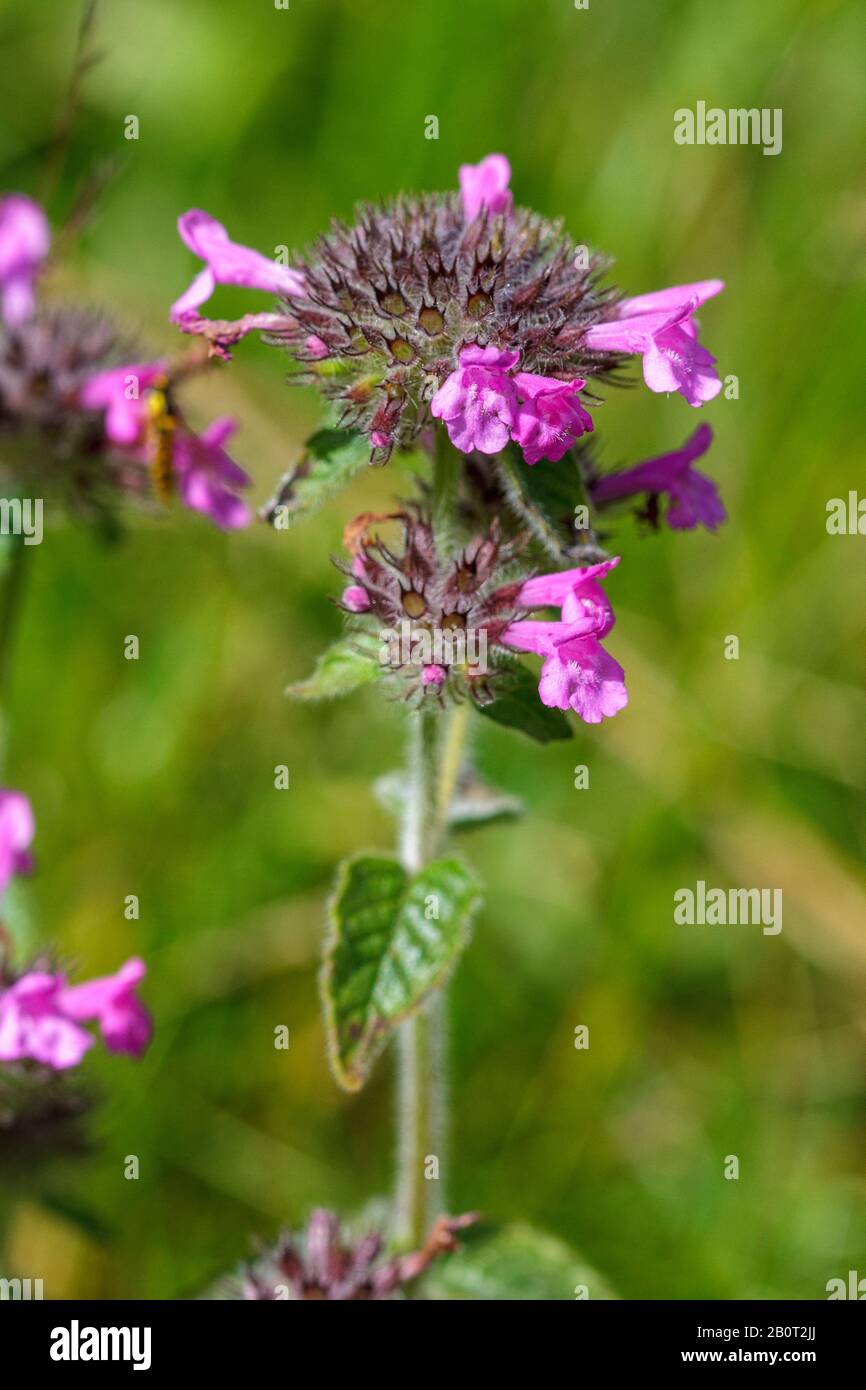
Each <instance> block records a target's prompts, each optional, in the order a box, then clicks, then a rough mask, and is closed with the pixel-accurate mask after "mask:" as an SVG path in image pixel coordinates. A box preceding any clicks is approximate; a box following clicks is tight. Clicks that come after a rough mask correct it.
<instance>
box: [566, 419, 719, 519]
mask: <svg viewBox="0 0 866 1390" xmlns="http://www.w3.org/2000/svg"><path fill="white" fill-rule="evenodd" d="M712 440H713V432H712V430H711V429H710V427H709V425H699V426H698V428H697V429H696V430H695V432H694V434H693V435H691V437H690V438H689V439H687V440H686V442H685V444H683V446H682V448H680V449H674V450H673V451H672V452H671V453H669V454H659V455H657V457H656V458H651V459H646V461H645V462H644V463H638V464H635V466H634V467H633V468H625V469H622V470H621V471H620V472H618V473H609V474H607V475H606V476H605V477H603V478H596V479H594V480H593V481H592V482H591V484H590V493H591V496H592V500H593V503H594V504H595V506H596V507H597V508H599V509H601V508H604V507H607V506H610V505H611V504H612V503H615V502H620V501H623V500H625V499H627V498H630V497H635V496H638V495H641V494H645V495H646V496H647V499H648V500H647V505H646V511H645V512H644V513H643V515H645V516H647V517H648V518H649V520H650V521H652V522H655V521H656V520H657V513H658V500H659V498H660V497H662V496H664V497H666V498H667V508H666V511H665V521H666V522H667V524H668V526H670V527H671V528H672V529H673V530H674V531H682V530H686V529H691V528H692V527H694V526H699V525H700V526H705V527H706V528H707V530H708V531H715V530H716V528H717V527H718V526H720V525H721V523H722V522H723V521H724V520H725V516H726V512H725V508H724V506H723V504H722V500H721V498H720V497H719V493H718V488H717V487H716V485H715V483H714V482H713V480H712V478H708V477H706V475H705V474H703V473H699V472H698V470H697V469H696V468H693V467H692V464H693V463H694V462H695V459H699V458H701V457H702V456H703V455H704V454H705V453H706V452H707V450H708V449H709V447H710V444H711V443H712Z"/></svg>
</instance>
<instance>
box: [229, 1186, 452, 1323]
mask: <svg viewBox="0 0 866 1390" xmlns="http://www.w3.org/2000/svg"><path fill="white" fill-rule="evenodd" d="M477 1219H478V1218H477V1217H476V1216H475V1215H474V1214H473V1213H467V1214H466V1215H465V1216H458V1217H446V1216H443V1217H440V1218H439V1220H438V1221H436V1222H435V1223H434V1225H433V1226H432V1228H431V1230H430V1233H429V1235H428V1236H427V1239H426V1240H425V1241H424V1244H423V1246H422V1248H421V1249H420V1250H418V1251H416V1252H413V1253H412V1254H409V1255H395V1256H393V1257H391V1258H390V1259H383V1258H382V1252H383V1246H384V1241H383V1239H382V1237H381V1235H379V1233H378V1232H376V1231H371V1232H369V1233H368V1234H367V1235H365V1236H362V1237H361V1238H360V1240H357V1241H351V1240H349V1239H347V1238H346V1237H345V1236H344V1235H343V1233H342V1232H341V1229H340V1222H339V1220H338V1218H337V1217H336V1215H335V1214H334V1213H333V1212H330V1211H323V1210H321V1209H318V1210H316V1211H314V1212H312V1213H311V1215H310V1219H309V1221H308V1223H307V1229H306V1232H305V1234H304V1236H303V1238H302V1239H301V1240H298V1239H296V1238H295V1237H293V1236H284V1237H283V1239H282V1240H280V1241H279V1242H278V1243H277V1245H276V1246H275V1247H274V1249H273V1250H271V1251H268V1252H267V1253H266V1254H264V1255H263V1256H262V1257H261V1258H260V1259H259V1260H258V1261H257V1262H256V1263H255V1265H252V1266H250V1267H248V1268H247V1269H246V1271H245V1272H244V1274H243V1276H242V1277H241V1279H240V1281H237V1282H235V1281H233V1282H232V1284H231V1285H230V1287H231V1291H232V1292H233V1293H234V1296H235V1297H236V1298H239V1299H255V1300H277V1299H288V1300H289V1301H290V1302H295V1301H298V1300H301V1299H325V1300H327V1301H329V1302H349V1301H357V1300H371V1299H372V1300H380V1299H390V1298H395V1297H399V1295H400V1291H401V1290H402V1289H403V1288H405V1287H406V1286H407V1285H408V1284H411V1283H414V1281H415V1280H416V1279H418V1278H419V1277H420V1276H421V1275H422V1274H423V1273H424V1271H425V1270H426V1269H427V1268H428V1267H429V1266H430V1265H431V1264H432V1263H433V1261H434V1260H436V1259H438V1258H440V1257H441V1256H442V1255H445V1254H449V1253H451V1252H452V1251H454V1250H457V1249H458V1248H459V1247H458V1244H457V1239H456V1237H457V1232H458V1231H461V1230H464V1229H465V1228H466V1227H467V1226H471V1225H472V1224H473V1223H474V1222H475V1221H477Z"/></svg>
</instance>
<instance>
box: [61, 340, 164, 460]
mask: <svg viewBox="0 0 866 1390" xmlns="http://www.w3.org/2000/svg"><path fill="white" fill-rule="evenodd" d="M166 370H167V364H166V363H165V362H164V361H159V362H127V363H124V364H123V365H122V366H119V367H110V368H109V369H108V370H107V371H102V372H96V373H95V374H94V375H93V376H91V377H88V379H87V381H85V382H84V385H83V386H82V388H81V390H80V392H79V397H78V398H79V401H80V403H81V405H82V406H83V407H84V409H85V410H98V411H103V412H104V418H105V434H106V438H107V439H110V440H111V442H112V443H113V444H122V445H130V444H138V443H140V442H141V439H142V436H143V434H144V429H145V426H146V424H147V414H148V412H147V388H148V387H149V386H152V385H153V383H154V382H155V381H157V380H158V379H159V378H160V377H162V376H164V375H165V372H166Z"/></svg>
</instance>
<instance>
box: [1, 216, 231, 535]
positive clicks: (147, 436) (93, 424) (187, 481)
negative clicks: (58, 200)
mask: <svg viewBox="0 0 866 1390" xmlns="http://www.w3.org/2000/svg"><path fill="white" fill-rule="evenodd" d="M50 242H51V235H50V229H49V226H48V221H47V219H46V217H45V214H44V213H43V212H42V210H41V208H39V207H38V206H37V204H36V203H34V202H32V201H31V200H30V199H29V198H25V197H23V196H22V195H20V194H9V195H7V196H6V197H3V198H0V437H4V436H5V438H6V440H7V442H8V443H9V444H10V446H11V448H10V451H9V456H10V460H11V461H10V462H9V463H5V464H4V473H5V474H7V475H9V474H12V475H13V477H12V481H13V482H14V483H15V484H17V485H18V486H20V487H21V488H22V489H29V490H32V491H43V490H44V491H48V492H50V493H56V494H58V495H59V496H61V497H62V498H63V500H64V501H65V502H67V503H68V504H69V505H70V506H71V507H72V509H73V510H75V511H78V512H86V511H87V510H88V508H90V509H91V510H92V509H94V508H96V509H101V508H104V506H105V505H106V504H108V503H110V502H111V501H112V500H113V499H114V497H115V495H120V494H130V495H137V496H139V497H146V496H148V495H153V496H156V497H157V498H158V499H159V500H160V501H162V502H165V501H168V500H169V499H170V498H171V496H172V495H173V494H174V493H175V492H176V493H177V494H178V495H179V496H180V497H181V498H182V500H183V501H184V502H185V504H186V505H187V506H188V507H190V508H192V509H193V510H195V511H200V512H203V513H204V514H206V515H207V516H209V517H210V518H211V520H213V521H215V522H216V524H217V525H219V526H221V527H223V528H225V529H234V528H236V527H238V526H243V525H246V524H247V523H248V521H249V520H250V513H249V510H248V508H247V507H246V506H245V504H244V503H243V502H242V501H241V500H240V498H238V497H237V495H236V493H237V490H238V489H239V488H243V487H245V486H247V485H248V483H249V479H248V478H247V476H246V474H245V473H244V472H243V471H242V470H241V469H240V468H238V466H237V465H236V464H235V463H233V462H232V460H231V459H230V458H229V457H228V455H227V454H226V453H225V450H224V449H223V444H224V443H225V442H226V440H227V438H228V436H229V435H230V433H231V432H232V430H233V429H234V422H233V421H228V420H217V421H214V422H213V424H212V425H210V426H209V427H208V429H206V430H205V431H204V432H203V433H202V434H200V435H199V434H196V433H194V432H193V431H192V430H191V429H190V428H189V427H188V425H187V424H186V421H185V419H184V417H183V415H182V412H181V411H180V408H179V406H178V405H177V402H176V400H175V399H174V395H173V387H174V385H175V384H176V382H177V381H178V380H180V379H181V378H182V377H183V376H186V375H188V374H189V372H190V371H192V370H196V369H197V368H200V367H201V365H202V361H199V362H198V363H197V364H196V363H190V362H187V363H184V364H180V366H179V367H173V366H172V365H171V364H170V363H168V362H165V361H153V362H144V363H140V362H136V361H135V359H134V354H133V350H132V348H131V346H130V344H129V343H128V342H126V341H124V340H123V339H122V338H121V337H120V335H119V333H118V330H117V328H116V326H115V324H114V323H113V322H112V320H111V319H110V317H109V316H108V315H106V314H104V313H100V312H95V311H93V310H89V309H82V308H79V307H76V306H74V305H71V306H66V305H55V304H50V303H46V302H43V300H42V299H41V297H40V296H38V295H37V293H36V285H37V281H38V278H39V276H40V274H41V272H42V269H43V266H44V262H45V260H46V258H47V256H48V252H49V248H50Z"/></svg>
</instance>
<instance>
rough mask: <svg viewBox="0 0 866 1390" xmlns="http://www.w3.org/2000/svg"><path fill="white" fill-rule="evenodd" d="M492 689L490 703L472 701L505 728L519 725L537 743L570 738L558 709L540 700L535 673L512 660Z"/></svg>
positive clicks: (568, 729) (567, 727)
mask: <svg viewBox="0 0 866 1390" xmlns="http://www.w3.org/2000/svg"><path fill="white" fill-rule="evenodd" d="M496 692H497V693H496V699H495V700H493V701H491V703H490V704H487V705H481V704H477V705H476V709H477V710H478V713H479V714H483V715H484V718H485V719H492V720H493V722H494V724H504V725H505V726H506V728H509V729H519V730H520V732H521V733H522V734H527V735H528V737H529V738H534V739H536V740H537V742H538V743H552V742H554V741H555V740H556V739H565V738H571V725H570V724H569V722H568V720H567V719H566V717H565V715H564V714H563V712H562V710H559V709H550V708H548V706H547V705H543V704H542V703H541V700H540V698H539V695H538V681H537V679H536V677H535V676H533V674H532V672H531V671H529V670H528V669H527V668H526V667H525V666H522V665H521V664H520V662H515V663H514V665H513V666H512V667H511V668H510V670H509V671H508V674H507V675H506V674H504V673H503V674H502V675H501V676H500V677H498V679H497V682H496Z"/></svg>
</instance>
